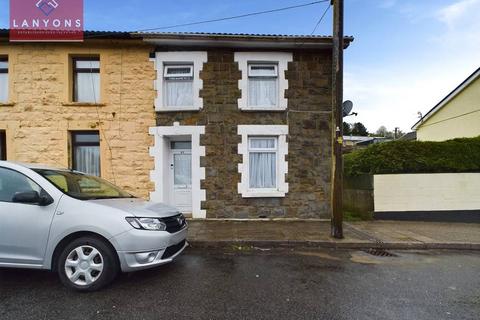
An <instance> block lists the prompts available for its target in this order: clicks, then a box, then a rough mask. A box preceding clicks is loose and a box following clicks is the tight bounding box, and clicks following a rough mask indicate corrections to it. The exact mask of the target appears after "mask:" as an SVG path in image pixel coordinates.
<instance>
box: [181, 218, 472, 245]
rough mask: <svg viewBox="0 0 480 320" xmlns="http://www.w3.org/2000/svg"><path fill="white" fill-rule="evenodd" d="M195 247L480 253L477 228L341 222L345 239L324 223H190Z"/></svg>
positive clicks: (458, 224) (460, 225) (421, 224)
mask: <svg viewBox="0 0 480 320" xmlns="http://www.w3.org/2000/svg"><path fill="white" fill-rule="evenodd" d="M189 242H190V244H191V245H192V246H194V247H222V246H233V245H237V246H238V245H250V246H266V247H273V246H280V247H289V246H290V247H291V246H299V245H300V246H302V245H308V246H316V247H324V248H345V249H367V248H385V249H454V250H480V224H476V223H442V222H410V221H365V222H348V223H344V239H340V240H339V239H333V238H332V237H330V222H329V221H318V220H315V221H306V220H288V221H286V220H254V221H252V220H250V221H233V220H190V221H189Z"/></svg>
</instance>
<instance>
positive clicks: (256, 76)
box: [248, 63, 278, 108]
mask: <svg viewBox="0 0 480 320" xmlns="http://www.w3.org/2000/svg"><path fill="white" fill-rule="evenodd" d="M248 105H249V106H250V107H256V108H262V107H264V108H272V107H277V106H278V65H276V64H272V63H271V64H263V63H262V64H257V63H249V64H248Z"/></svg>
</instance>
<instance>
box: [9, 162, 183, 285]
mask: <svg viewBox="0 0 480 320" xmlns="http://www.w3.org/2000/svg"><path fill="white" fill-rule="evenodd" d="M186 237H187V223H186V221H185V218H184V217H183V215H182V214H181V213H179V212H178V210H176V209H175V208H173V207H170V206H167V205H164V204H161V203H152V202H147V201H144V200H141V199H138V198H135V197H133V196H131V195H130V194H128V193H126V192H124V191H122V190H121V189H119V188H118V187H116V186H114V185H112V184H110V183H108V182H107V181H105V180H102V179H100V178H97V177H93V176H89V175H85V174H83V173H80V172H75V171H71V170H67V169H53V168H47V167H40V166H35V165H25V164H18V163H11V162H6V161H0V267H9V268H32V269H46V270H53V271H56V272H58V275H59V277H60V280H61V281H62V283H63V284H64V285H66V286H67V287H69V288H72V289H75V290H79V291H94V290H98V289H100V288H101V287H103V286H105V285H107V284H108V283H110V282H111V281H112V280H113V279H114V278H115V276H116V275H117V274H118V272H119V271H120V270H121V271H123V272H131V271H136V270H142V269H147V268H152V267H156V266H159V265H162V264H165V263H169V262H171V261H172V260H173V259H174V258H175V257H177V256H178V255H179V254H180V253H181V252H182V251H183V250H184V249H185V248H186V246H187V242H186Z"/></svg>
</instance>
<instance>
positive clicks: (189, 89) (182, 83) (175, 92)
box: [165, 80, 193, 107]
mask: <svg viewBox="0 0 480 320" xmlns="http://www.w3.org/2000/svg"><path fill="white" fill-rule="evenodd" d="M165 104H166V106H168V107H187V106H193V81H188V80H166V81H165Z"/></svg>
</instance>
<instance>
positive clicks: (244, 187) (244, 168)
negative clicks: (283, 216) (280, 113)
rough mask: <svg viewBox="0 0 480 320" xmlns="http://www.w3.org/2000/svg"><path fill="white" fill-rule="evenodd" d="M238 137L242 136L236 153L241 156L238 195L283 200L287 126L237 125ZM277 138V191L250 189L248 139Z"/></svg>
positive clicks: (286, 171) (285, 186)
mask: <svg viewBox="0 0 480 320" xmlns="http://www.w3.org/2000/svg"><path fill="white" fill-rule="evenodd" d="M238 135H240V136H242V142H241V143H239V144H238V153H239V154H241V155H242V159H243V160H242V163H240V164H238V172H239V173H240V174H241V181H240V183H239V184H238V193H239V194H241V195H242V197H243V198H283V197H285V195H286V194H287V193H288V183H287V182H286V174H287V173H288V162H287V161H286V160H285V156H286V155H287V154H288V143H287V135H288V125H239V126H238ZM262 136H264V137H278V151H277V153H278V160H277V161H278V162H277V163H278V164H277V181H278V183H277V189H276V190H271V189H264V190H262V189H250V187H249V186H250V184H249V181H248V180H249V162H250V160H249V151H248V150H249V149H248V141H249V139H248V138H249V137H262Z"/></svg>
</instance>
